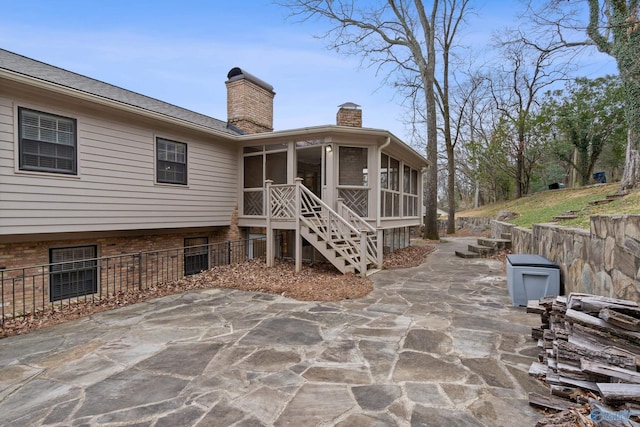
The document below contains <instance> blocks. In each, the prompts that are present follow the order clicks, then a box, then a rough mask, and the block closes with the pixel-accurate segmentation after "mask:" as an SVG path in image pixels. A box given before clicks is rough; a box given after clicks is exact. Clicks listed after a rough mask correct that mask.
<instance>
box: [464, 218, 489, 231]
mask: <svg viewBox="0 0 640 427" xmlns="http://www.w3.org/2000/svg"><path fill="white" fill-rule="evenodd" d="M492 221H493V220H492V219H491V218H483V217H478V218H474V217H460V218H456V230H459V229H461V228H472V229H473V228H487V229H488V228H491V223H492Z"/></svg>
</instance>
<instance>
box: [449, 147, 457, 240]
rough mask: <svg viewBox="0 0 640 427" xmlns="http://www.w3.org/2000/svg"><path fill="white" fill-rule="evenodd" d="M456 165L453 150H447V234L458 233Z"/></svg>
mask: <svg viewBox="0 0 640 427" xmlns="http://www.w3.org/2000/svg"><path fill="white" fill-rule="evenodd" d="M455 170H456V165H455V160H454V156H453V148H451V149H450V150H449V149H448V148H447V172H448V174H447V196H448V197H447V199H448V204H449V209H448V212H447V213H448V216H447V218H448V221H447V234H453V233H455V232H456V193H455V191H456V174H455Z"/></svg>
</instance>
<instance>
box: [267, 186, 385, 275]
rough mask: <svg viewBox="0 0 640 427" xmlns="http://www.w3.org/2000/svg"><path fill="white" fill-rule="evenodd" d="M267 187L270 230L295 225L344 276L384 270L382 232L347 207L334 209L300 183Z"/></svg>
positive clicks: (341, 205)
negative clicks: (293, 223)
mask: <svg viewBox="0 0 640 427" xmlns="http://www.w3.org/2000/svg"><path fill="white" fill-rule="evenodd" d="M267 187H268V188H267V197H268V206H269V212H268V213H269V215H268V220H267V223H268V227H267V228H268V229H270V228H278V227H279V226H282V224H283V223H289V225H291V222H295V227H294V229H297V233H299V236H300V237H303V238H304V239H305V240H307V241H308V242H309V243H310V244H311V245H312V246H313V247H314V248H315V249H316V250H317V251H318V252H320V253H321V254H322V255H323V256H324V257H325V258H326V259H327V261H329V262H330V263H331V264H333V265H334V266H335V267H336V268H337V269H338V270H339V271H340V272H342V273H344V274H347V273H357V274H360V275H361V276H366V275H369V274H372V273H375V272H376V271H378V270H379V269H380V268H382V247H381V246H382V245H381V243H382V241H381V239H382V233H379V232H378V230H376V229H375V228H374V227H372V226H371V225H370V224H369V223H367V222H366V221H365V220H363V219H362V218H361V217H360V216H358V215H357V214H356V213H355V212H354V211H352V210H351V209H349V208H348V207H347V206H345V205H344V204H342V203H339V204H338V208H337V210H334V209H332V208H331V207H330V206H328V205H327V204H326V203H325V202H323V201H322V200H321V199H320V198H319V197H318V196H316V195H315V194H313V193H312V192H311V191H310V190H309V189H307V188H306V187H305V186H304V185H302V183H301V181H298V182H296V184H294V185H293V186H292V185H269V184H268V185H267ZM288 228H290V227H288ZM268 234H269V232H268ZM299 255H300V254H298V255H296V259H299ZM268 257H269V256H268ZM297 265H299V263H297Z"/></svg>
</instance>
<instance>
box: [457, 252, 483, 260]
mask: <svg viewBox="0 0 640 427" xmlns="http://www.w3.org/2000/svg"><path fill="white" fill-rule="evenodd" d="M456 256H457V257H459V258H480V254H478V253H476V252H467V251H456Z"/></svg>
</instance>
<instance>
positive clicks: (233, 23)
mask: <svg viewBox="0 0 640 427" xmlns="http://www.w3.org/2000/svg"><path fill="white" fill-rule="evenodd" d="M474 7H475V9H476V10H477V15H476V16H473V17H472V18H471V19H470V21H469V24H468V25H467V27H466V28H465V29H464V30H463V31H464V32H463V35H464V39H463V43H465V44H467V45H474V46H483V45H486V44H487V43H488V42H489V40H490V36H491V33H492V32H493V31H496V30H499V29H500V28H503V27H505V26H509V25H511V22H512V21H513V16H514V13H515V11H516V10H518V9H519V7H520V5H519V3H518V2H515V1H499V0H484V1H483V0H477V1H475V2H474ZM0 10H1V13H0V47H1V48H3V49H7V50H9V51H12V52H16V53H19V54H22V55H25V56H28V57H31V58H34V59H37V60H40V61H43V62H46V63H49V64H52V65H55V66H58V67H61V68H65V69H68V70H71V71H74V72H77V73H80V74H84V75H86V76H89V77H92V78H96V79H98V80H103V81H105V82H107V83H111V84H115V85H118V86H121V87H123V88H125V89H129V90H133V91H135V92H139V93H142V94H144V95H148V96H152V97H155V98H158V99H161V100H163V101H166V102H171V103H173V104H176V105H179V106H181V107H184V108H188V109H191V110H194V111H197V112H200V113H204V114H207V115H210V116H212V117H216V118H218V119H222V120H225V119H226V88H225V85H224V82H225V80H226V75H227V73H228V71H229V70H230V69H231V68H233V67H236V66H238V67H241V68H243V69H245V70H246V71H248V72H250V73H252V74H254V75H255V76H257V77H259V78H261V79H262V80H264V81H266V82H268V83H270V84H271V85H273V86H274V90H275V92H276V97H275V101H274V102H275V103H274V127H275V129H276V130H284V129H291V128H300V127H307V126H316V125H325V124H335V115H336V112H337V106H338V105H339V104H342V103H344V102H355V103H357V104H360V105H361V106H362V110H363V124H364V126H366V127H374V128H381V129H388V130H390V131H391V132H393V133H394V134H396V135H397V136H399V137H400V138H404V139H405V140H408V137H407V134H406V131H405V127H404V125H403V124H402V120H401V119H402V116H403V109H402V107H401V106H400V102H401V101H402V98H401V97H400V96H396V95H395V93H394V91H393V89H392V88H389V87H383V86H381V84H382V79H381V77H377V76H376V75H375V72H374V70H372V69H366V68H362V67H361V66H360V61H359V58H355V57H344V56H341V55H339V54H337V53H335V52H334V51H331V50H327V49H326V47H325V44H324V42H323V41H322V40H318V39H315V38H314V37H313V35H314V34H318V33H320V32H321V30H322V27H321V24H319V23H317V22H307V23H304V24H300V23H295V22H294V21H292V20H287V19H286V15H287V11H286V10H284V9H282V8H280V7H279V6H276V5H273V4H272V3H271V2H270V1H268V0H264V1H258V0H255V1H254V0H245V1H237V2H234V1H224V2H223V1H215V0H208V1H207V0H183V1H179V2H178V1H165V0H129V1H122V0H104V1H97V0H82V1H78V0H20V1H16V0H0ZM480 54H482V52H481V53H480ZM587 64H589V66H588V67H586V66H585V67H583V68H582V71H583V75H584V74H587V75H591V76H593V75H599V74H602V73H604V72H606V71H607V70H609V72H611V71H612V70H615V67H614V66H613V65H612V64H613V63H612V62H611V61H610V60H609V59H608V58H607V57H605V56H603V55H596V54H595V53H593V54H592V55H591V56H590V57H589V58H588V59H587Z"/></svg>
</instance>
